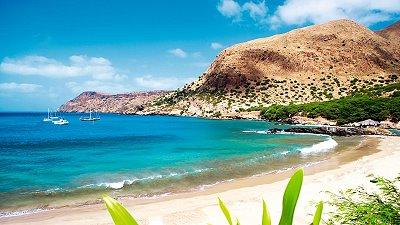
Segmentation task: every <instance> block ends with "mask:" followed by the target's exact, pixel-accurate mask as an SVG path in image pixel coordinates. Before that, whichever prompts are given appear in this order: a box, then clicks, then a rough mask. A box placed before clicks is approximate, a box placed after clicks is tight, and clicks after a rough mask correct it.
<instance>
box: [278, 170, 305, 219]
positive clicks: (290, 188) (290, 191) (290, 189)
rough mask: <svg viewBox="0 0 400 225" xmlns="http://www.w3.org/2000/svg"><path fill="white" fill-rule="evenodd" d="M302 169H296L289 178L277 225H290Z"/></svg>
mask: <svg viewBox="0 0 400 225" xmlns="http://www.w3.org/2000/svg"><path fill="white" fill-rule="evenodd" d="M303 175H304V171H303V169H298V170H297V171H296V172H295V173H294V174H293V176H292V177H291V178H290V180H289V183H288V184H287V186H286V190H285V194H284V195H283V206H282V214H281V219H280V220H279V225H292V224H293V216H294V210H295V209H296V204H297V200H298V198H299V195H300V190H301V185H302V184H303Z"/></svg>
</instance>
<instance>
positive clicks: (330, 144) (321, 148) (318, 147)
mask: <svg viewBox="0 0 400 225" xmlns="http://www.w3.org/2000/svg"><path fill="white" fill-rule="evenodd" d="M337 145H338V143H337V142H336V141H335V140H333V139H332V138H331V137H330V138H329V139H328V140H326V141H323V142H320V143H317V144H313V145H312V146H310V147H305V148H301V149H300V152H301V153H302V154H312V153H318V152H326V151H329V150H331V149H333V148H335V147H336V146H337Z"/></svg>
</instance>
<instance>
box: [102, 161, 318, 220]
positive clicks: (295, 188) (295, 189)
mask: <svg viewBox="0 0 400 225" xmlns="http://www.w3.org/2000/svg"><path fill="white" fill-rule="evenodd" d="M303 176H304V171H303V169H298V170H297V171H296V172H295V173H294V174H293V175H292V177H291V178H290V180H289V182H288V184H287V186H286V189H285V192H284V195H283V202H282V214H281V218H280V220H279V225H292V224H293V218H294V212H295V209H296V205H297V200H298V198H299V195H300V191H301V186H302V184H303ZM103 199H104V202H105V204H106V206H107V209H108V212H109V213H110V215H111V217H112V219H113V221H114V223H115V225H138V223H137V222H136V220H135V219H134V218H133V216H132V215H131V214H129V212H128V211H127V210H126V209H125V208H124V207H123V206H122V205H121V204H120V203H119V202H118V201H116V200H114V199H113V198H111V197H109V196H103ZM218 205H219V207H220V209H221V211H222V213H223V214H224V216H225V218H226V221H227V222H228V224H229V225H240V222H239V219H238V218H236V219H233V218H232V216H231V213H230V212H229V209H228V207H227V206H226V205H225V203H224V202H223V201H222V200H221V199H220V198H218ZM322 210H323V203H322V202H319V203H318V204H317V207H316V212H315V215H314V219H313V222H312V223H311V224H312V225H319V223H320V221H321V215H322ZM271 221H272V220H271V217H270V214H269V211H268V208H267V204H266V203H265V201H264V200H263V201H262V217H261V224H262V225H271Z"/></svg>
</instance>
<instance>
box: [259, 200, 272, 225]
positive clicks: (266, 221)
mask: <svg viewBox="0 0 400 225" xmlns="http://www.w3.org/2000/svg"><path fill="white" fill-rule="evenodd" d="M261 224H262V225H271V216H270V215H269V212H268V208H267V204H266V203H265V201H264V199H263V214H262V222H261Z"/></svg>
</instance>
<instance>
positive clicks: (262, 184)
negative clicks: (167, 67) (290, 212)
mask: <svg viewBox="0 0 400 225" xmlns="http://www.w3.org/2000/svg"><path fill="white" fill-rule="evenodd" d="M378 139H379V140H378ZM396 141H397V142H399V141H400V137H385V136H383V137H376V136H373V137H370V136H367V137H366V139H365V140H363V144H361V146H356V147H355V149H351V150H346V151H345V152H341V153H338V154H337V155H335V156H333V157H332V158H330V159H328V160H325V161H322V162H320V163H317V164H314V165H310V166H308V167H306V168H305V174H306V176H305V182H304V185H312V183H313V182H311V183H310V184H308V182H307V180H309V179H311V178H312V177H320V176H321V174H324V173H333V174H335V173H336V172H337V170H342V169H343V168H344V167H349V168H351V167H354V166H356V165H359V163H358V162H359V161H362V160H373V159H380V158H381V157H385V156H390V155H391V154H392V153H394V152H395V151H396V150H399V148H400V146H396ZM388 143H389V144H390V143H392V145H393V146H392V147H391V148H388V147H387V145H388ZM393 143H394V144H393ZM393 147H394V148H393ZM397 156H398V157H399V159H400V152H399V154H397ZM292 172H293V170H287V171H283V172H280V173H274V174H266V175H255V176H252V177H248V178H241V179H236V180H234V181H231V182H223V183H219V184H216V185H214V186H212V187H208V188H206V189H204V190H195V191H190V192H184V193H177V194H173V195H168V196H163V197H157V198H152V199H151V198H150V199H130V198H129V197H126V198H121V199H120V201H121V202H123V203H124V205H125V206H127V207H128V209H129V210H130V211H131V212H132V213H133V214H134V215H135V216H136V217H137V218H138V221H139V222H141V224H152V222H151V221H153V220H154V218H156V219H155V220H162V221H164V224H189V221H192V219H191V217H194V218H193V219H194V220H195V221H197V220H198V221H199V222H198V223H192V224H206V223H209V222H212V223H214V224H218V223H216V222H215V220H218V221H221V222H222V220H220V219H221V216H222V215H220V212H219V209H218V208H216V207H217V205H216V197H217V196H221V197H222V198H223V199H224V200H225V201H226V203H227V204H228V207H229V208H231V207H230V206H231V205H234V203H235V201H230V199H231V198H237V197H242V198H243V199H242V200H241V201H244V202H248V201H250V202H252V204H253V202H254V201H255V202H257V204H256V206H254V207H255V209H259V208H260V206H261V197H262V194H266V193H268V192H269V191H267V190H269V189H272V192H273V193H275V194H274V195H273V196H274V198H275V199H274V200H272V201H271V200H270V198H271V196H268V195H267V196H264V198H265V199H266V200H267V204H269V205H271V203H272V205H273V207H269V208H270V210H271V215H274V214H277V213H279V212H280V202H281V199H280V198H281V197H279V198H277V196H281V195H282V194H283V191H284V187H285V185H286V182H287V181H286V180H287V178H288V177H290V175H291V174H292ZM392 172H394V171H392ZM398 172H400V171H398ZM357 179H358V180H362V181H363V180H365V181H368V179H367V178H366V177H358V178H357ZM357 179H354V180H357ZM346 184H347V183H346ZM275 186H279V188H278V189H276V188H273V187H275ZM318 189H320V188H316V189H313V190H308V188H307V189H306V188H304V187H303V191H304V190H308V191H310V192H313V193H314V194H315V195H318V191H322V190H318ZM256 190H258V191H256ZM229 193H235V194H233V195H232V194H229ZM311 196H313V195H311ZM254 198H256V199H254ZM310 200H311V199H310ZM197 201H200V203H196V202H197ZM241 201H239V203H240V202H241ZM171 203H174V204H171ZM239 203H237V202H236V204H239ZM193 205H195V206H196V207H195V209H196V210H195V211H196V213H193V212H192V210H191V208H192V207H194V206H193ZM239 205H241V207H239V208H240V210H241V211H243V210H244V211H246V210H250V209H249V207H248V206H245V205H242V204H239ZM160 206H163V207H160ZM254 207H253V208H254ZM133 208H134V209H133ZM209 208H212V209H213V210H211V211H209ZM250 208H252V207H250ZM308 208H309V207H308ZM311 208H313V207H311ZM154 209H157V210H154ZM192 209H193V208H192ZM199 209H201V210H200V211H199ZM231 209H232V214H233V215H236V213H240V214H243V213H241V211H237V210H235V208H231ZM273 210H274V211H273ZM155 211H157V212H155ZM256 211H257V210H256ZM257 212H258V211H257ZM171 213H172V214H171ZM204 213H205V215H203V214H204ZM248 213H249V214H250V215H253V217H254V215H255V214H254V212H248ZM194 214H195V215H194ZM210 214H212V215H213V216H210ZM299 214H300V213H297V214H296V215H299ZM157 215H159V216H157ZM257 215H261V212H258V213H257ZM277 216H279V215H276V216H273V218H276V217H277ZM239 217H240V218H241V219H242V221H243V222H242V224H246V223H244V222H245V220H243V218H242V217H244V216H239ZM157 218H158V219H157ZM182 218H186V219H187V221H186V220H185V221H186V222H185V221H183V220H182ZM250 219H251V218H249V220H250ZM170 220H171V221H170ZM252 220H255V218H252ZM201 221H203V222H201ZM250 221H251V220H250ZM63 222H65V224H71V223H72V224H86V225H87V224H112V223H111V222H112V221H111V218H110V217H109V215H108V213H107V212H106V211H105V207H104V205H103V204H91V205H82V206H75V207H62V208H57V209H53V210H49V211H42V212H37V213H32V214H26V215H21V216H12V217H2V218H0V223H2V224H26V223H28V224H41V225H43V224H64V223H63ZM256 222H257V220H255V221H254V223H256Z"/></svg>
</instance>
